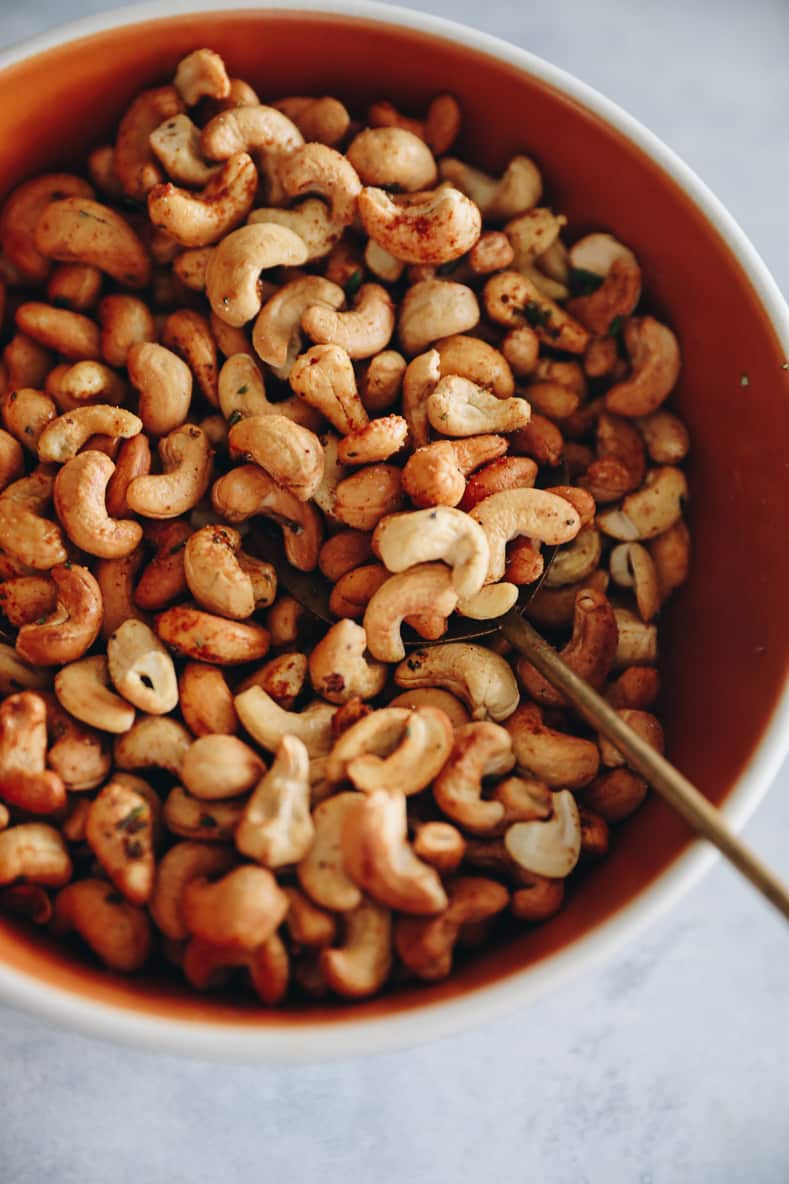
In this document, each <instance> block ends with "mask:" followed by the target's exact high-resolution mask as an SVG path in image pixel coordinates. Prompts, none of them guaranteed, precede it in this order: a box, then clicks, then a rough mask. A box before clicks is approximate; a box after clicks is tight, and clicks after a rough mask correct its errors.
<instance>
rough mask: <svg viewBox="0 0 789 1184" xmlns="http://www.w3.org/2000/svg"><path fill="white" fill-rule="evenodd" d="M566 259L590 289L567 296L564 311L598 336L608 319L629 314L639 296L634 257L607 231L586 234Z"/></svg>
mask: <svg viewBox="0 0 789 1184" xmlns="http://www.w3.org/2000/svg"><path fill="white" fill-rule="evenodd" d="M569 260H570V266H571V267H572V269H573V272H574V273H575V275H576V276H577V275H578V273H579V272H580V278H581V279H582V281H586V286H587V288H591V290H590V291H586V292H585V293H584V294H583V295H579V296H576V297H575V298H574V299H573V300H571V301H570V302H569V304H568V305H567V309H568V312H570V313H571V314H572V315H573V316H574V317H577V318H578V320H579V321H580V322H581V324H583V325H586V327H587V329H591V330H592V332H593V333H597V334H600V335H601V336H602V335H603V334H606V333H609V332H610V327H611V324H612V322H614V321H615V319H616V318H624V317H629V316H630V314H631V313H632V312H633V309H634V308H635V307H636V305H637V304H638V301H639V298H640V296H641V268H640V267H639V266H638V260H637V259H636V257H635V255H634V254H633V252H632V251H631V250H630V249H629V248H628V247H626V246H624V245H623V244H622V243H620V242H618V241H617V240H616V239H615V238H614V236H613V235H611V234H587V235H586V236H585V237H584V238H582V239H579V240H578V242H577V243H575V244H574V245H573V246H572V247H571V248H570V253H569ZM573 272H571V278H572V274H573ZM589 280H591V281H592V283H591V284H589V283H588V281H589Z"/></svg>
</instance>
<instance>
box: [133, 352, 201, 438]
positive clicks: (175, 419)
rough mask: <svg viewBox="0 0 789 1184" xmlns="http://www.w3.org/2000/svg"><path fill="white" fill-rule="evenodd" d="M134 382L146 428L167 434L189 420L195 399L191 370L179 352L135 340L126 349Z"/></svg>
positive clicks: (157, 434) (152, 431) (154, 432)
mask: <svg viewBox="0 0 789 1184" xmlns="http://www.w3.org/2000/svg"><path fill="white" fill-rule="evenodd" d="M126 365H127V366H128V370H129V378H130V380H131V383H132V385H133V386H134V387H136V389H137V390H138V392H139V412H140V419H141V420H142V422H143V425H144V427H145V430H146V432H149V433H150V434H151V435H152V436H166V435H167V434H168V433H169V432H172V431H175V429H176V428H179V427H181V425H182V424H183V423H184V422H185V421H186V417H187V415H188V414H189V407H190V404H191V402H192V372H191V370H190V369H189V367H188V366H187V365H186V363H185V362H184V361H182V359H181V358H179V357H178V355H177V354H175V353H173V352H172V350H169V349H165V348H164V346H163V345H157V344H156V343H155V342H148V341H145V342H135V343H134V344H133V345H131V346H130V348H129V349H128V351H127V355H126Z"/></svg>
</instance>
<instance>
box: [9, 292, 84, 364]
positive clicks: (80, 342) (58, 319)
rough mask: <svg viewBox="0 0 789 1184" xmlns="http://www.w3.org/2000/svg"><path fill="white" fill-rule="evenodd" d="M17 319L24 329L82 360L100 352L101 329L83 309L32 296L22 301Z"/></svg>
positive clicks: (32, 335)
mask: <svg viewBox="0 0 789 1184" xmlns="http://www.w3.org/2000/svg"><path fill="white" fill-rule="evenodd" d="M14 320H15V322H16V326H17V328H18V329H20V330H21V331H22V333H24V334H26V335H27V336H28V337H32V338H33V340H34V341H37V342H38V343H39V344H40V345H43V346H46V348H47V349H53V350H57V352H58V353H60V354H62V355H63V356H64V357H65V358H69V359H72V360H73V361H75V362H80V361H83V360H85V361H91V360H95V359H96V358H98V356H99V330H98V328H97V326H96V325H95V324H94V322H93V321H92V320H90V318H89V317H84V316H83V315H82V313H79V312H70V311H69V310H68V309H66V308H53V306H52V305H51V304H41V303H40V302H39V301H36V300H29V301H27V302H26V303H25V304H20V306H19V308H18V309H17V310H16V316H15V318H14Z"/></svg>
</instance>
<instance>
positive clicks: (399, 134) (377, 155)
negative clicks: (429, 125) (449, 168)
mask: <svg viewBox="0 0 789 1184" xmlns="http://www.w3.org/2000/svg"><path fill="white" fill-rule="evenodd" d="M346 155H347V157H348V160H349V161H350V162H351V164H352V165H353V167H354V168H355V170H356V172H357V174H358V176H359V178H360V180H361V182H362V184H363V185H377V186H379V187H380V188H382V189H391V188H393V187H395V186H396V187H397V189H398V191H399V192H401V193H415V192H417V191H418V190H421V189H430V188H431V186H433V185H435V184H436V182H437V180H438V171H437V169H436V162H435V160H434V159H433V153H432V152H431V151H430V149H429V148H428V146H427V144H426V143H425V142H424V140H423V139H421V137H419V136H415V135H414V133H413V132H410V131H408V130H407V129H405V128H399V127H379V128H370V127H368V128H365V129H364V131H361V132H359V134H358V135H357V136H354V138H353V140H351V143H350V144H349V146H348V150H347V153H346Z"/></svg>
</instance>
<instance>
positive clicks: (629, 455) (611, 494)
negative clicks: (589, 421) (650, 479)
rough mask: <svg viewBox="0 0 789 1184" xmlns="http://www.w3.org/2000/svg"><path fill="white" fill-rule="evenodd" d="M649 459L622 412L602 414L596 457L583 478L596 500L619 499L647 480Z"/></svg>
mask: <svg viewBox="0 0 789 1184" xmlns="http://www.w3.org/2000/svg"><path fill="white" fill-rule="evenodd" d="M645 472H646V458H645V456H644V445H643V443H642V442H641V436H640V434H639V432H638V431H636V429H635V427H634V426H633V424H632V423H630V422H629V421H628V420H627V419H624V418H622V417H621V416H619V415H609V414H608V413H603V414H602V415H600V417H599V418H598V420H597V458H596V459H595V460H593V461H592V463H591V464H590V465H589V466H588V468H587V469H586V471H585V472H584V473H583V475H582V477H581V478H580V484H581V485H582V486H583V488H584V489H588V490H589V492H590V493H591V494H592V496H593V497H594V499H595V501H597V502H612V501H618V500H619V498H621V497H624V496H625V494H627V493H632V492H633V490H634V489H638V487H639V486H640V485H641V482H642V481H643V480H644V474H645Z"/></svg>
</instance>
